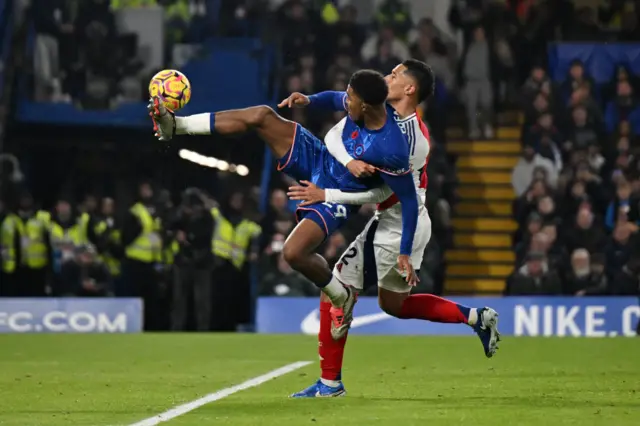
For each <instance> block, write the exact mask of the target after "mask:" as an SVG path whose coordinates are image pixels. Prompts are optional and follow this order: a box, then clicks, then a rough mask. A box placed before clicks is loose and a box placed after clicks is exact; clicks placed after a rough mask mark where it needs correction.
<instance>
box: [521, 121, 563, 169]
mask: <svg viewBox="0 0 640 426" xmlns="http://www.w3.org/2000/svg"><path fill="white" fill-rule="evenodd" d="M562 142H563V137H562V135H561V134H560V131H558V129H557V128H556V127H555V126H554V125H553V116H552V115H551V113H550V112H543V113H541V114H540V115H539V117H538V120H537V122H536V124H534V125H533V126H531V128H529V130H528V131H527V132H526V135H525V143H527V144H530V145H533V146H534V147H535V149H536V152H537V153H538V154H540V155H541V156H542V157H544V158H546V159H547V160H550V161H551V162H552V163H553V164H554V166H555V169H556V171H558V172H559V171H560V170H562V153H561V151H560V148H558V147H559V146H560V145H561V144H562Z"/></svg>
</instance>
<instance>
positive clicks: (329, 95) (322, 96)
mask: <svg viewBox="0 0 640 426" xmlns="http://www.w3.org/2000/svg"><path fill="white" fill-rule="evenodd" d="M346 97H347V93H346V92H336V91H333V90H327V91H325V92H320V93H316V94H315V95H311V96H309V102H310V103H309V106H310V107H313V108H317V109H324V110H329V111H346V110H347V105H346Z"/></svg>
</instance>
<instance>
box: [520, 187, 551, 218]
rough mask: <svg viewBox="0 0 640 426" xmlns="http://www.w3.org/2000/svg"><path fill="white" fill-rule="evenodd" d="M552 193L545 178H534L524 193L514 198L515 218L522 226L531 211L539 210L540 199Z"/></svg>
mask: <svg viewBox="0 0 640 426" xmlns="http://www.w3.org/2000/svg"><path fill="white" fill-rule="evenodd" d="M550 194H551V189H550V188H549V186H548V185H547V184H546V183H545V181H544V180H542V179H536V180H534V181H533V182H532V183H531V185H530V186H529V187H528V188H527V190H526V191H525V193H524V194H522V195H521V196H519V197H518V198H516V199H515V200H513V204H512V212H513V218H514V219H515V220H516V222H518V223H519V224H520V225H521V226H522V225H524V223H525V221H526V220H527V219H528V218H529V215H530V214H531V212H534V211H537V208H538V201H539V200H540V199H542V198H543V197H546V196H548V195H550Z"/></svg>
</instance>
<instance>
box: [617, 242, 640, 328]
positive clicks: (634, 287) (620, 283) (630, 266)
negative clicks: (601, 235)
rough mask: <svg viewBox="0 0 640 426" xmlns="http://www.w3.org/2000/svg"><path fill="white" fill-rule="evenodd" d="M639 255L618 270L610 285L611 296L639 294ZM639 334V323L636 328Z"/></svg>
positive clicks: (636, 254)
mask: <svg viewBox="0 0 640 426" xmlns="http://www.w3.org/2000/svg"><path fill="white" fill-rule="evenodd" d="M639 289H640V255H639V254H638V253H634V254H633V255H631V257H630V258H629V260H628V261H627V262H626V263H625V264H624V266H623V267H622V268H621V269H620V270H619V272H618V273H617V274H616V276H615V280H614V281H613V282H612V283H611V294H612V295H614V296H635V297H637V296H638V295H639V293H640V290H639ZM637 331H638V334H640V323H638V326H637Z"/></svg>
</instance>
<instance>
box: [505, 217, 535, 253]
mask: <svg viewBox="0 0 640 426" xmlns="http://www.w3.org/2000/svg"><path fill="white" fill-rule="evenodd" d="M541 230H542V216H540V214H539V213H538V212H536V211H532V212H531V213H529V216H528V217H527V221H526V223H525V224H524V226H519V227H518V229H517V230H516V231H515V232H514V234H513V238H512V241H513V248H514V250H515V251H516V252H522V251H523V248H524V247H529V245H530V244H531V239H532V238H533V236H534V235H535V234H537V233H538V232H540V231H541ZM525 250H526V249H525Z"/></svg>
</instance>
